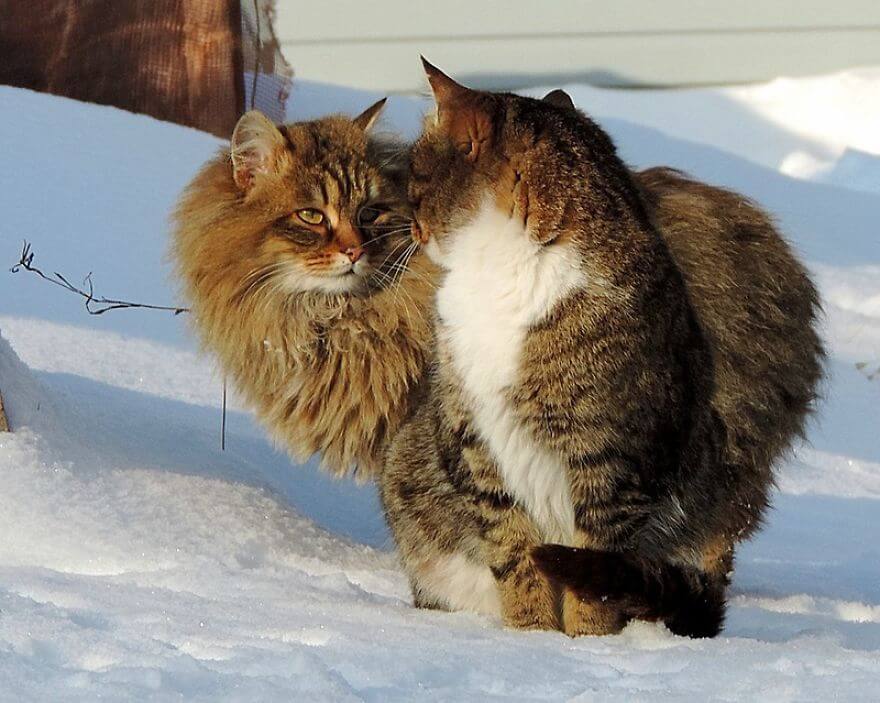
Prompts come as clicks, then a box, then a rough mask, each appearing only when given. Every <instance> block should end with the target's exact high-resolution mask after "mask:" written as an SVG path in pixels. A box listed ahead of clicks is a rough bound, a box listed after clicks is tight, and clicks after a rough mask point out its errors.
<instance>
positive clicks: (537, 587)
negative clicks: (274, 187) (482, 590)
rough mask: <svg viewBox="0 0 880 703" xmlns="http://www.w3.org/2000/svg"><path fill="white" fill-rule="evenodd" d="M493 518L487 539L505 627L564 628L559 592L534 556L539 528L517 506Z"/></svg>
mask: <svg viewBox="0 0 880 703" xmlns="http://www.w3.org/2000/svg"><path fill="white" fill-rule="evenodd" d="M493 518H494V519H493V520H492V521H491V523H492V527H491V528H490V529H489V530H488V531H487V533H486V535H485V538H486V541H487V544H488V545H489V551H490V554H489V564H490V569H491V570H492V574H493V575H494V576H495V579H496V581H497V582H498V592H499V595H500V599H501V617H502V620H503V621H504V624H505V625H507V626H508V627H514V628H517V629H521V630H558V629H561V625H560V609H559V591H558V589H557V588H556V587H555V586H554V585H553V584H552V583H551V582H550V580H549V579H548V578H547V577H546V576H545V575H544V574H543V573H542V572H541V571H540V570H539V569H538V567H537V565H536V563H535V561H534V560H533V559H532V556H531V552H532V549H533V548H534V547H535V546H537V545H538V544H539V543H540V536H539V534H538V532H537V529H536V527H535V525H534V524H533V523H532V521H531V519H530V518H529V517H528V515H527V514H526V513H525V511H523V510H522V509H521V508H519V507H517V506H510V507H507V508H506V509H504V511H503V512H500V511H496V514H495V515H494V516H493Z"/></svg>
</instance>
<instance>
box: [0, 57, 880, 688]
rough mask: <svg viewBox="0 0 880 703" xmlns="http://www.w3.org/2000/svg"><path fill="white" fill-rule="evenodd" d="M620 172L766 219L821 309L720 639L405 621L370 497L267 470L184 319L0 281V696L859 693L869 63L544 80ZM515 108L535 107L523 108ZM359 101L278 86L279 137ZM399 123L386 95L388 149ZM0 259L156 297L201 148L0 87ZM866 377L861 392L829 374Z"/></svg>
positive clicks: (177, 133) (876, 519)
mask: <svg viewBox="0 0 880 703" xmlns="http://www.w3.org/2000/svg"><path fill="white" fill-rule="evenodd" d="M568 88H569V90H570V92H571V93H572V95H573V97H574V98H575V100H576V102H578V104H579V105H580V106H581V107H583V108H584V109H586V110H587V111H589V112H590V113H591V114H593V115H594V116H595V117H597V118H598V119H599V120H600V121H601V123H602V124H603V125H605V127H606V128H607V129H608V130H609V131H610V132H611V133H612V135H613V136H614V137H615V139H616V140H617V142H618V144H619V146H620V149H621V152H622V153H623V155H624V157H625V158H626V159H627V160H628V161H629V162H630V163H632V164H634V165H638V166H647V165H653V164H670V165H674V166H678V167H680V168H684V169H686V170H688V171H690V172H691V173H693V174H694V175H696V176H698V177H700V178H704V179H706V180H709V181H711V182H714V183H719V184H724V185H727V186H730V187H733V188H736V189H738V190H741V191H743V192H745V193H747V194H749V195H750V196H752V197H754V198H755V199H757V200H758V201H759V202H761V203H762V204H764V205H765V206H766V207H768V208H769V209H770V210H771V211H772V212H773V213H774V215H775V216H776V217H777V218H778V220H779V222H780V224H781V226H782V227H783V229H784V230H785V232H786V233H787V234H788V236H789V237H790V238H791V239H792V241H793V242H794V243H795V245H796V246H797V248H798V249H799V250H800V251H801V252H802V253H803V255H804V256H805V258H806V259H807V261H808V263H809V265H810V268H811V270H812V271H813V272H814V274H815V275H816V278H817V280H818V281H819V283H820V286H821V288H822V292H823V295H824V298H825V302H826V311H827V320H826V322H825V326H826V336H827V339H828V343H829V347H830V350H831V355H832V356H831V361H830V364H829V371H830V373H831V376H830V379H829V382H828V383H827V386H826V388H825V389H824V390H825V395H826V401H825V403H824V404H823V407H822V412H821V416H820V418H819V421H818V422H817V423H816V425H815V426H814V428H813V430H812V431H811V433H810V440H811V442H810V444H809V445H808V446H804V447H802V448H800V449H799V450H798V451H797V453H796V455H795V457H794V458H793V459H792V460H791V461H790V462H788V463H787V464H786V465H785V466H784V467H783V469H782V472H781V477H780V482H779V491H778V494H777V496H776V499H775V510H774V511H773V512H772V514H771V515H770V516H769V520H768V525H767V527H766V529H765V530H764V531H763V532H762V533H761V534H760V535H759V536H758V537H757V538H756V539H755V540H754V541H753V542H751V543H749V544H747V545H744V547H743V548H742V549H741V551H740V554H739V559H738V567H737V570H736V576H735V579H734V585H733V591H732V600H731V608H730V616H729V620H728V625H727V627H726V629H725V631H724V633H723V636H722V637H719V638H717V639H715V640H712V641H691V640H686V639H681V638H676V637H674V636H672V635H671V634H669V632H668V631H666V630H665V629H664V628H662V627H660V626H655V625H648V624H644V623H635V624H633V625H631V626H630V627H628V628H627V629H626V630H625V631H624V632H623V633H622V634H621V635H619V636H614V637H606V638H581V639H578V640H570V639H568V638H566V637H564V636H563V635H561V634H558V633H548V632H541V633H521V632H514V631H508V630H504V629H502V628H500V627H499V626H498V624H497V623H494V622H491V621H490V620H487V619H484V618H480V617H477V616H474V615H468V614H462V613H457V614H444V613H437V612H424V611H416V610H414V609H413V608H412V607H411V605H410V598H409V592H408V587H407V583H406V579H405V578H404V576H403V574H402V573H401V572H400V570H399V569H398V567H397V564H396V560H395V557H394V555H393V552H392V551H391V545H390V543H389V540H388V534H387V531H386V530H385V528H384V526H383V523H382V518H381V514H380V511H379V508H378V503H377V500H376V496H375V491H374V489H373V488H372V487H357V486H355V485H353V484H352V483H351V482H347V481H338V482H334V481H332V480H330V479H328V478H326V477H324V476H322V475H321V474H319V473H318V472H317V471H316V469H315V466H314V463H313V462H312V463H309V464H308V465H306V466H303V467H292V466H291V465H290V463H289V461H288V460H287V459H286V458H285V457H284V456H282V455H281V454H279V453H278V452H276V451H275V450H274V449H273V448H272V446H271V445H270V444H269V443H268V441H267V440H266V439H265V437H264V435H263V433H262V432H261V431H260V429H259V428H258V427H256V426H255V425H254V424H253V423H252V422H251V419H250V416H249V415H248V414H247V413H246V412H245V411H244V410H243V409H242V408H241V406H240V404H238V403H237V402H236V401H235V400H234V399H233V400H232V410H231V412H230V416H229V432H228V437H227V451H225V452H221V451H220V450H219V424H220V414H219V404H220V397H221V390H220V389H221V385H220V379H219V377H218V375H217V373H216V372H215V370H214V368H213V365H212V363H211V361H210V360H209V359H205V358H204V357H201V356H199V355H198V354H197V353H196V352H195V351H194V345H193V341H192V339H191V337H190V335H189V334H188V332H187V330H186V319H185V316H181V317H174V316H172V315H170V314H168V313H159V312H147V311H121V312H114V313H108V314H107V315H104V316H101V317H89V316H87V315H86V313H85V311H84V310H83V309H82V306H81V303H80V302H79V301H77V300H76V299H75V298H74V297H72V296H69V295H68V294H65V293H64V292H62V291H60V290H58V289H55V288H53V287H51V286H49V285H47V284H45V283H43V282H40V281H38V280H36V279H35V278H34V277H32V276H30V275H29V274H24V273H19V274H17V275H15V276H13V275H11V274H6V273H5V272H3V273H2V274H0V333H2V339H0V390H2V393H3V396H4V399H5V401H6V406H7V409H8V411H9V414H10V421H11V424H12V425H13V427H14V428H15V432H14V433H12V434H7V435H0V476H2V479H3V484H2V485H3V490H2V492H0V701H31V700H32V701H47V700H52V701H56V700H65V701H94V700H97V699H100V700H110V701H116V700H156V701H165V700H180V699H184V700H201V701H220V700H223V701H255V700H260V701H263V700H285V701H289V700H308V701H313V700H314V701H321V700H334V701H335V700H341V701H349V700H350V701H361V700H365V701H395V700H413V699H419V700H421V699H424V700H438V701H439V700H443V701H449V700H478V701H491V700H499V701H500V700H505V701H506V700H528V701H543V700H577V701H600V700H601V701H618V700H619V701H651V702H652V703H653V702H655V701H692V700H725V701H754V700H774V701H827V700H846V701H850V700H853V701H855V700H865V701H867V700H876V699H877V690H878V687H880V439H878V437H880V379H878V380H875V381H873V382H871V381H869V380H868V379H867V374H868V373H870V371H871V369H873V368H876V367H877V366H878V365H880V232H878V222H880V141H878V140H880V131H878V128H877V126H878V125H880V100H878V96H880V70H878V69H864V70H860V71H852V72H848V73H844V74H839V75H834V76H825V77H817V78H811V79H798V80H778V81H774V82H772V83H768V84H766V85H761V86H752V87H740V88H728V89H711V90H709V89H705V90H703V89H701V90H689V91H667V92H654V91H607V90H599V89H595V88H589V87H585V86H569V87H568ZM535 92H538V91H535ZM376 97H378V96H375V95H372V94H365V93H360V92H358V91H352V90H347V89H342V88H331V87H328V86H322V85H317V84H309V83H306V82H301V83H299V84H297V87H296V88H295V90H294V93H293V96H292V103H291V108H292V113H293V115H294V117H295V118H302V117H309V116H314V115H317V114H321V113H324V112H327V111H333V110H344V111H348V112H351V113H354V112H357V111H359V110H361V109H363V107H365V106H366V105H368V104H369V101H370V100H371V99H375V98H376ZM425 106H426V102H425V101H424V100H420V99H412V98H393V99H392V100H391V102H390V105H389V115H388V117H389V122H390V125H391V126H393V127H394V128H396V129H399V130H402V131H403V132H405V133H407V134H409V135H412V134H414V133H415V132H416V131H417V129H418V123H419V122H418V121H419V115H420V114H421V112H422V111H423V109H424V108H425ZM0 143H2V144H3V149H4V168H3V169H2V170H0V212H2V220H0V221H2V225H0V256H2V257H3V258H2V261H3V262H4V263H6V264H7V265H11V264H13V263H14V262H15V260H16V259H17V257H18V254H19V250H20V240H21V239H24V238H27V239H29V240H30V241H32V242H33V245H34V249H35V251H36V255H37V259H36V264H37V265H41V266H43V267H44V268H45V269H46V270H48V271H53V270H58V271H61V272H63V273H65V274H67V275H69V276H70V277H71V278H77V277H82V276H83V275H85V274H86V273H87V272H88V271H94V273H95V282H96V286H97V290H98V292H99V293H103V294H107V295H111V296H120V297H128V298H131V299H136V300H141V301H147V302H155V303H162V304H171V303H174V302H175V301H176V295H175V292H174V288H173V285H172V283H171V280H170V278H169V273H168V266H167V262H165V260H164V253H165V250H166V246H167V224H166V217H167V213H168V210H169V208H170V207H171V205H172V203H173V202H174V199H175V197H176V194H177V193H178V191H179V190H180V188H181V187H182V186H183V185H184V184H185V183H186V182H187V180H188V179H189V178H190V177H191V175H192V174H193V173H194V171H195V170H196V169H197V168H198V166H199V165H200V163H201V162H202V161H203V160H205V159H207V158H208V157H209V156H210V155H211V154H212V153H213V152H214V151H215V150H216V149H217V148H218V147H220V146H222V142H221V141H220V140H217V139H215V138H213V137H210V136H208V135H205V134H203V133H200V132H196V131H194V130H189V129H185V128H182V127H178V126H174V125H170V124H165V123H161V122H158V121H155V120H152V119H149V118H147V117H143V116H137V115H132V114H129V113H126V112H122V111H119V110H114V109H111V108H105V107H98V106H93V105H85V104H81V103H77V102H74V101H69V100H64V99H60V98H53V97H49V96H45V95H39V94H35V93H30V92H27V91H23V90H16V89H12V88H3V87H0ZM859 362H866V363H868V366H866V367H865V368H864V369H862V370H859V369H858V368H857V367H856V364H857V363H859Z"/></svg>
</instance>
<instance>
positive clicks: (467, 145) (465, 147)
mask: <svg viewBox="0 0 880 703" xmlns="http://www.w3.org/2000/svg"><path fill="white" fill-rule="evenodd" d="M458 150H459V151H460V152H461V153H462V154H464V155H465V156H469V155H470V153H471V152H472V151H473V150H474V143H473V142H472V141H466V142H462V143H461V144H459V145H458Z"/></svg>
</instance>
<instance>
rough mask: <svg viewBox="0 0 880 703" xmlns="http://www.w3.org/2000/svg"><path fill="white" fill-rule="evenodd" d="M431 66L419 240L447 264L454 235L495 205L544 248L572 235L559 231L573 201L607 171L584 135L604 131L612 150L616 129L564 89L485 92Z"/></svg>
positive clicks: (417, 213) (417, 171)
mask: <svg viewBox="0 0 880 703" xmlns="http://www.w3.org/2000/svg"><path fill="white" fill-rule="evenodd" d="M424 64H425V71H426V73H427V75H428V80H429V81H430V84H431V88H432V90H433V92H434V98H435V101H436V112H435V113H434V114H433V115H429V116H428V117H427V118H426V120H425V127H424V131H423V134H422V135H421V136H420V137H419V139H418V141H417V142H416V144H415V145H414V147H413V152H412V163H411V174H410V183H409V198H410V204H411V206H412V208H413V216H414V222H413V237H414V238H415V239H416V240H418V241H420V242H421V243H422V244H425V245H426V251H427V253H428V255H429V256H431V258H432V259H434V260H435V261H436V262H437V263H439V264H441V265H443V263H444V259H445V258H446V257H447V255H448V253H449V251H450V250H451V248H452V246H453V243H452V241H451V237H452V235H453V234H454V235H455V236H458V234H459V233H460V231H461V229H462V228H463V227H464V226H465V225H467V224H468V223H470V222H473V221H474V219H475V218H476V217H477V216H478V214H479V213H480V212H481V211H482V210H484V209H485V208H494V209H495V210H497V211H499V212H500V213H502V214H503V215H506V216H509V218H510V219H511V220H514V221H515V222H517V223H521V224H522V227H513V228H505V231H506V232H508V233H511V232H520V233H524V234H523V236H525V237H527V238H528V239H530V240H531V241H532V242H533V243H534V244H535V245H536V249H535V251H538V250H539V249H540V248H541V247H543V246H544V245H549V244H553V243H556V242H557V241H559V242H561V241H568V239H567V237H565V236H560V235H562V234H563V233H565V232H566V224H567V221H568V220H570V219H571V215H572V213H573V208H575V209H576V208H578V207H579V205H578V204H577V203H578V202H579V200H580V199H581V198H586V199H589V198H590V197H591V188H592V186H593V185H595V184H597V183H598V182H599V180H600V179H601V178H603V177H604V175H602V173H601V169H595V168H594V164H593V162H592V160H591V159H590V158H589V156H587V158H585V157H584V153H585V149H584V138H583V137H584V134H585V133H587V134H590V135H591V132H592V131H593V128H595V130H596V139H597V140H602V139H604V140H605V141H606V142H607V146H608V147H609V148H610V149H611V150H612V152H613V146H611V145H610V141H609V140H607V136H604V134H603V133H601V132H600V130H598V128H596V127H595V125H593V123H591V122H590V121H589V120H588V119H587V118H586V117H585V116H584V115H582V114H581V113H579V112H577V111H576V110H575V109H573V105H572V104H571V100H570V99H569V98H568V96H567V95H565V94H564V93H563V92H562V91H553V92H552V93H551V94H550V95H548V96H547V97H546V98H545V99H544V100H536V99H533V98H526V97H521V96H518V95H512V94H506V93H488V92H482V91H476V90H471V89H469V88H465V87H464V86H461V85H459V84H458V83H456V82H455V81H453V80H452V79H451V78H449V77H448V76H446V75H444V74H443V73H442V72H440V71H439V70H438V69H436V68H435V67H433V66H431V65H430V64H429V63H427V62H424ZM591 138H592V135H591ZM602 148H603V149H604V148H605V144H603V145H602ZM614 167H615V168H616V165H615V166H614ZM567 184H568V187H566V185H567ZM574 191H577V192H574ZM573 192H574V194H575V195H576V196H578V197H574V198H573V197H572V193H573ZM581 194H585V195H581ZM503 236H504V235H499V237H500V238H499V241H498V243H497V244H498V253H499V255H502V256H503V254H504V248H505V246H506V245H508V244H510V242H509V241H505V240H504V239H503Z"/></svg>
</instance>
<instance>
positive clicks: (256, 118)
mask: <svg viewBox="0 0 880 703" xmlns="http://www.w3.org/2000/svg"><path fill="white" fill-rule="evenodd" d="M284 145H285V140H284V137H283V136H282V135H281V132H279V131H278V127H276V126H275V125H274V124H273V123H272V121H271V120H270V119H269V118H268V117H266V116H265V115H264V114H263V113H262V112H260V111H259V110H251V111H250V112H246V113H245V114H244V115H242V117H241V119H240V120H239V121H238V124H236V125H235V129H234V130H233V132H232V140H231V144H230V147H231V148H230V155H231V156H232V174H233V178H234V179H235V184H236V185H237V186H238V187H239V188H241V189H242V190H247V189H248V188H250V187H251V186H252V185H253V183H254V179H255V177H256V176H257V175H259V174H267V173H274V172H276V171H277V167H278V156H279V155H280V153H281V152H282V150H283V149H284Z"/></svg>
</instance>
